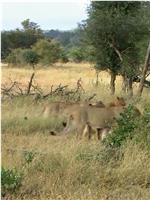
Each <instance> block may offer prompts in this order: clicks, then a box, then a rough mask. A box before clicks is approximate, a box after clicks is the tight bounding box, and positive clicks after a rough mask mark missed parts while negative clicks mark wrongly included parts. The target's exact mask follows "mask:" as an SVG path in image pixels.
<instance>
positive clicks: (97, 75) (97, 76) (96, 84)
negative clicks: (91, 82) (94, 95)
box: [95, 70, 99, 87]
mask: <svg viewBox="0 0 150 200" xmlns="http://www.w3.org/2000/svg"><path fill="white" fill-rule="evenodd" d="M98 78H99V72H98V71H97V70H96V83H95V86H96V87H97V86H98V83H99V81H98Z"/></svg>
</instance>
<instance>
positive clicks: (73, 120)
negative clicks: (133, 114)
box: [65, 106, 123, 136]
mask: <svg viewBox="0 0 150 200" xmlns="http://www.w3.org/2000/svg"><path fill="white" fill-rule="evenodd" d="M122 110H123V108H122V107H112V108H108V107H104V108H98V107H94V106H82V107H78V108H76V109H70V110H69V111H67V109H66V110H65V112H68V116H69V117H68V121H67V127H66V128H65V133H68V132H71V131H74V130H77V133H78V136H81V135H82V133H83V131H84V129H85V126H86V125H87V123H89V124H90V127H91V128H92V129H95V130H97V129H102V128H105V127H111V124H112V123H113V122H114V120H115V118H116V117H118V116H119V114H120V113H121V111H122Z"/></svg>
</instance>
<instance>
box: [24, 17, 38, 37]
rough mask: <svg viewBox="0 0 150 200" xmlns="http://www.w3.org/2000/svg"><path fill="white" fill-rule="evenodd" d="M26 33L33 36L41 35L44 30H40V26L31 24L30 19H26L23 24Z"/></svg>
mask: <svg viewBox="0 0 150 200" xmlns="http://www.w3.org/2000/svg"><path fill="white" fill-rule="evenodd" d="M21 24H22V26H23V29H24V31H26V32H30V33H33V34H38V35H41V34H42V30H41V29H40V26H39V25H38V24H37V23H35V22H31V21H30V19H26V20H24V21H23V22H21Z"/></svg>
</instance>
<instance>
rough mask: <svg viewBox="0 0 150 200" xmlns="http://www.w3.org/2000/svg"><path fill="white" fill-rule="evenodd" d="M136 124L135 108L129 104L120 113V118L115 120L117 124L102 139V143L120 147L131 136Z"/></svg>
mask: <svg viewBox="0 0 150 200" xmlns="http://www.w3.org/2000/svg"><path fill="white" fill-rule="evenodd" d="M137 126H138V123H137V119H136V115H135V108H134V107H133V106H132V105H129V106H128V107H127V108H125V109H124V112H122V113H121V114H120V118H119V119H118V120H117V126H116V127H115V128H114V130H113V132H112V134H110V135H109V136H108V137H107V138H106V139H105V140H104V144H105V145H106V146H107V145H108V146H113V147H120V146H121V145H122V143H123V142H125V141H126V140H127V139H128V138H130V139H132V138H133V136H134V134H135V132H134V130H135V129H136V128H137Z"/></svg>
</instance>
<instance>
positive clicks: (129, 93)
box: [128, 78, 133, 97]
mask: <svg viewBox="0 0 150 200" xmlns="http://www.w3.org/2000/svg"><path fill="white" fill-rule="evenodd" d="M128 95H129V97H132V96H133V81H132V78H129V79H128Z"/></svg>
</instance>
